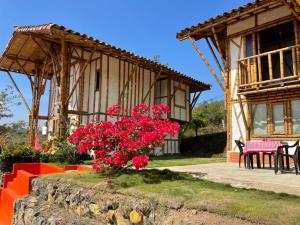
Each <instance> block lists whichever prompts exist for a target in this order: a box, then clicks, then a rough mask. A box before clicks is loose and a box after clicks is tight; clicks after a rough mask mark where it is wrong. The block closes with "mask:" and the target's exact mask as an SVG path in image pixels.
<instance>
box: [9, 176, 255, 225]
mask: <svg viewBox="0 0 300 225" xmlns="http://www.w3.org/2000/svg"><path fill="white" fill-rule="evenodd" d="M128 191H129V192H128V193H126V194H124V193H123V194H122V193H116V192H113V191H111V189H109V188H107V187H105V186H104V184H90V183H74V181H72V182H71V181H68V180H65V179H60V178H50V177H39V178H36V179H34V180H33V182H32V192H31V195H30V196H27V197H26V198H23V199H20V200H18V201H16V202H15V205H14V218H13V224H14V225H45V224H49V225H58V224H59V225H63V224H68V225H79V224H80V225H81V224H82V225H83V224H84V225H87V224H92V225H93V224H95V225H96V224H105V225H112V224H115V225H130V224H137V225H142V224H144V225H154V224H162V225H172V224H174V225H193V224H222V225H227V224H252V223H250V222H248V221H243V220H240V219H237V218H232V217H228V216H224V215H218V214H213V213H209V212H203V211H201V210H196V209H191V208H187V207H185V205H184V202H183V201H181V200H180V199H176V198H172V199H159V198H157V197H154V196H151V194H149V195H148V194H147V195H145V193H139V192H137V191H134V190H133V191H132V192H130V190H128Z"/></svg>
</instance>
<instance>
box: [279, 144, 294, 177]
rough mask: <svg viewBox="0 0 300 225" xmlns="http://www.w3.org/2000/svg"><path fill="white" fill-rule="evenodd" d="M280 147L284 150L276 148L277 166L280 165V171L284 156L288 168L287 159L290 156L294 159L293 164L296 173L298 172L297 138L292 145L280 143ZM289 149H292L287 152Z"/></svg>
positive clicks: (282, 167) (282, 166)
mask: <svg viewBox="0 0 300 225" xmlns="http://www.w3.org/2000/svg"><path fill="white" fill-rule="evenodd" d="M281 149H283V150H284V151H281V150H278V153H277V155H278V157H277V162H276V163H277V165H278V160H279V162H280V163H279V166H280V171H281V172H282V171H283V169H284V158H285V160H286V168H287V169H289V159H290V158H292V159H293V161H294V166H295V171H296V175H298V173H299V166H300V158H299V154H300V147H299V140H298V141H296V142H295V144H293V145H282V146H281ZM290 150H294V152H293V153H292V154H290V153H289V151H290Z"/></svg>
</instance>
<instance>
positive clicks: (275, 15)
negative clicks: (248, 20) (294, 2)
mask: <svg viewBox="0 0 300 225" xmlns="http://www.w3.org/2000/svg"><path fill="white" fill-rule="evenodd" d="M289 15H292V12H291V11H290V10H289V9H288V8H287V7H286V6H282V7H279V8H275V9H271V10H268V11H266V12H263V13H260V14H258V15H257V24H258V25H261V24H264V23H267V22H271V21H273V20H276V19H280V18H282V17H286V16H289Z"/></svg>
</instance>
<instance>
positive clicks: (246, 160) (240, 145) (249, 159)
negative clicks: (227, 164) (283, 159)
mask: <svg viewBox="0 0 300 225" xmlns="http://www.w3.org/2000/svg"><path fill="white" fill-rule="evenodd" d="M234 142H235V144H236V145H237V146H238V148H239V150H240V154H239V167H241V158H242V156H244V167H245V168H246V167H248V168H250V167H251V168H252V169H253V168H254V167H253V156H254V155H255V156H256V162H257V167H259V168H260V158H259V153H248V154H247V155H245V153H244V148H245V144H244V143H243V142H241V141H240V140H235V141H234ZM247 156H248V157H247Z"/></svg>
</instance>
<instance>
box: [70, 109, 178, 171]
mask: <svg viewBox="0 0 300 225" xmlns="http://www.w3.org/2000/svg"><path fill="white" fill-rule="evenodd" d="M120 110H121V106H120V105H115V106H113V107H111V108H109V110H108V114H109V115H110V117H111V118H112V121H116V122H106V121H92V122H90V123H89V124H87V125H86V126H84V127H80V128H77V129H76V130H75V131H74V133H73V134H72V135H71V136H70V137H69V141H70V142H71V143H74V144H76V145H78V146H79V152H80V153H86V152H87V151H89V150H94V151H95V155H96V161H95V162H94V164H93V168H94V169H95V170H96V171H97V172H102V173H105V174H106V175H109V174H116V173H120V172H121V171H124V169H125V168H129V167H133V168H134V169H136V170H139V169H142V168H145V167H146V166H147V164H148V160H149V155H150V154H151V153H153V152H154V150H155V148H156V147H160V146H162V145H163V143H164V139H165V137H166V136H167V135H173V136H174V135H176V134H177V133H178V131H179V128H180V126H179V124H178V123H177V122H173V121H170V120H169V119H164V116H165V114H166V113H168V112H169V111H170V109H169V107H168V106H166V105H155V106H153V107H152V109H150V107H149V106H147V105H145V104H140V105H137V106H135V107H134V108H133V110H132V112H130V113H129V114H130V115H131V116H130V117H127V116H124V117H123V116H120ZM126 111H127V110H125V112H126Z"/></svg>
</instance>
